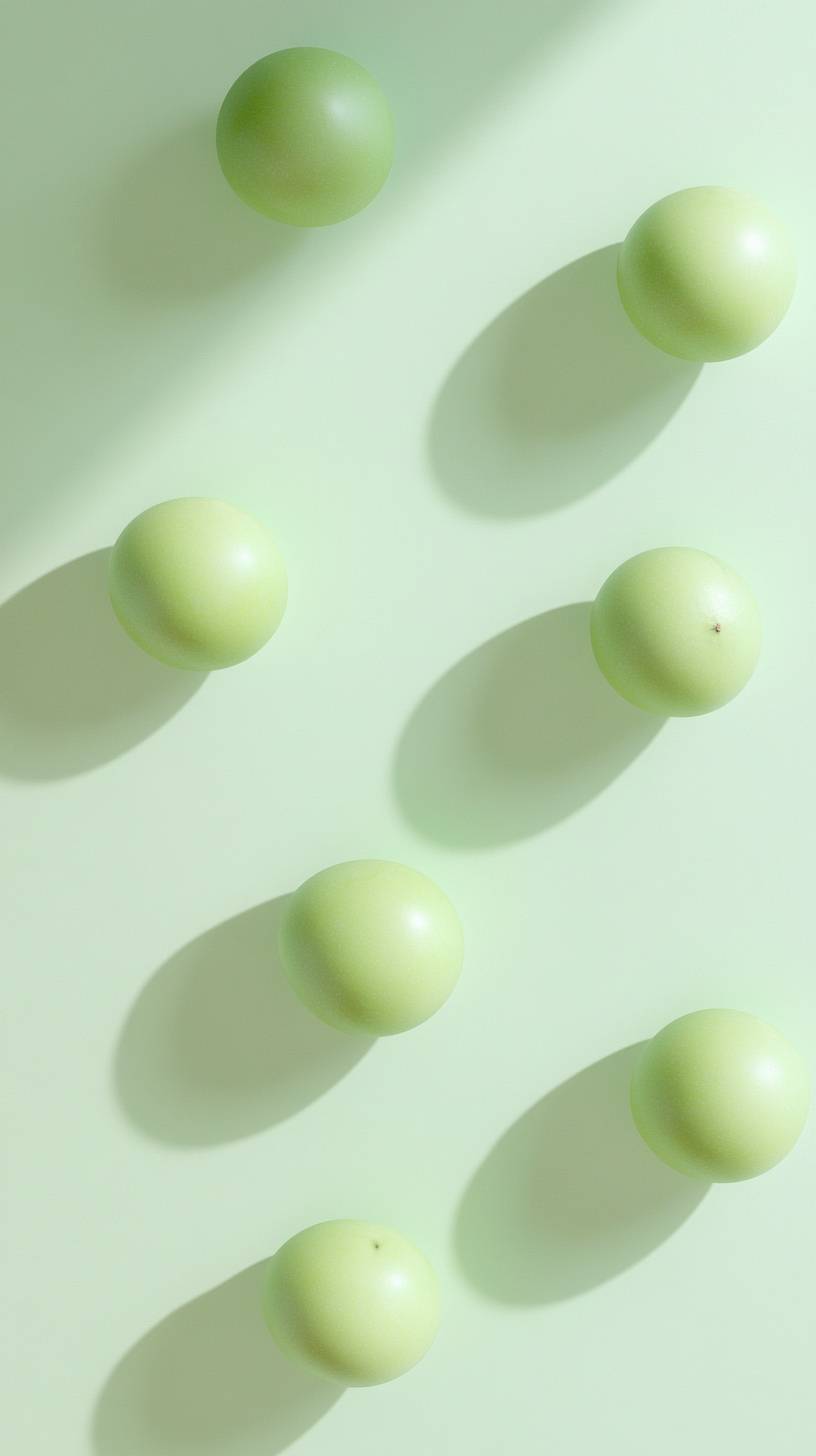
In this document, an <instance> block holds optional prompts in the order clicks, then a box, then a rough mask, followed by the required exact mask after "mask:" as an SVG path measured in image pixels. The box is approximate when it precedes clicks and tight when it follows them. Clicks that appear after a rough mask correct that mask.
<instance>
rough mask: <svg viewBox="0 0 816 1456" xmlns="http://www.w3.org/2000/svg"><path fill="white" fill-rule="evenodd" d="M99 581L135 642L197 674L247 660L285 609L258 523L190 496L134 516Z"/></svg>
mask: <svg viewBox="0 0 816 1456" xmlns="http://www.w3.org/2000/svg"><path fill="white" fill-rule="evenodd" d="M108 581H109V588H110V596H111V601H112V603H113V608H114V611H115V612H116V615H117V617H118V618H119V621H120V622H121V624H122V626H123V627H124V629H125V631H126V632H128V633H129V635H130V636H131V637H132V638H133V640H134V642H138V644H139V646H140V647H143V648H144V650H145V652H149V653H150V655H151V656H152V657H157V658H158V659H159V661H160V662H165V663H167V664H168V665H169V666H170V667H182V668H188V669H191V670H194V671H199V672H208V671H209V670H210V669H212V668H218V667H231V666H232V665H233V664H234V663H236V662H243V661H244V659H245V658H247V657H251V656H252V654H253V653H254V652H257V651H258V649H259V648H260V647H263V645H264V643H265V642H267V641H268V640H269V638H270V637H271V636H272V633H273V632H274V631H275V630H276V628H277V627H278V626H279V624H280V621H281V618H282V616H283V613H284V609H285V607H286V568H285V566H284V564H283V561H282V559H281V556H280V553H279V551H278V548H277V546H276V545H275V542H274V540H273V539H272V536H271V535H270V533H269V531H268V530H267V528H266V526H264V525H263V524H262V523H261V522H260V521H258V520H256V519H255V517H254V516H250V515H247V514H246V512H245V511H240V510H238V509H237V508H236V507H235V506H231V505H228V504H227V503H226V502H225V501H219V500H206V499H202V498H200V497H197V496H185V497H183V498H182V499H180V500H171V501H164V502H163V503H162V504H161V505H157V506H151V507H150V509H149V510H146V511H143V512H142V514H141V515H140V516H136V518H135V520H133V521H131V522H130V525H129V526H126V527H125V529H124V531H123V532H122V534H121V536H120V537H119V539H118V541H117V542H116V545H115V546H114V548H113V551H112V553H111V559H110V568H109V578H108Z"/></svg>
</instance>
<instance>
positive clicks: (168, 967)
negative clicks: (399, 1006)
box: [114, 896, 372, 1146]
mask: <svg viewBox="0 0 816 1456" xmlns="http://www.w3.org/2000/svg"><path fill="white" fill-rule="evenodd" d="M285 904H286V897H285V896H282V897H281V898H280V899H277V900H272V901H270V902H269V903H267V904H265V905H259V906H256V907H255V908H254V909H252V910H247V911H245V912H244V913H243V914H242V915H236V916H235V917H234V918H233V919H231V920H227V921H225V922H224V923H223V924H222V925H217V926H216V927H215V928H214V929H213V930H208V931H206V932H205V933H204V934H203V935H200V936H198V937H197V938H196V939H195V940H193V941H191V943H190V944H189V945H186V946H185V947H184V948H183V950H180V951H178V952H177V954H176V955H174V956H172V957H171V959H170V960H169V961H167V962H166V964H165V965H163V966H161V967H160V969H159V970H158V971H157V972H156V973H155V975H154V976H153V977H152V978H151V979H150V980H149V981H148V983H147V985H146V986H145V987H144V989H143V990H142V992H141V993H140V995H139V996H138V998H137V1000H136V1002H135V1004H134V1006H133V1007H132V1009H131V1011H130V1013H129V1015H128V1017H127V1020H126V1022H125V1025H124V1028H123V1030H122V1034H121V1037H120V1040H119V1044H118V1047H117V1050H116V1055H115V1061H114V1081H115V1086H116V1090H117V1094H118V1097H119V1101H120V1104H121V1106H122V1108H123V1110H124V1111H125V1113H126V1115H127V1116H128V1118H129V1119H130V1120H131V1121H132V1122H134V1123H135V1124H136V1125H137V1126H138V1127H139V1128H140V1129H141V1130H142V1131H143V1132H146V1133H147V1134H148V1135H149V1136H150V1137H153V1138H155V1139H156V1140H158V1141H160V1142H164V1143H170V1144H175V1145H186V1146H193V1145H202V1144H216V1143H224V1142H229V1141H232V1140H234V1139H237V1138H241V1137H247V1136H248V1135H250V1134H251V1133H256V1132H260V1131H261V1130H262V1129H264V1128H267V1127H270V1126H271V1125H272V1124H273V1123H276V1122H281V1121H282V1120H283V1119H284V1118H287V1117H290V1116H291V1115H292V1114H293V1113H294V1112H297V1111H299V1110H300V1109H301V1108H303V1107H305V1106H307V1105H308V1104H309V1103H311V1102H313V1101H315V1100H316V1099H317V1098H318V1097H320V1096H321V1095H322V1094H323V1093H324V1092H326V1091H327V1090H328V1089H329V1088H330V1087H333V1086H334V1085H335V1084H336V1083H337V1082H339V1081H340V1079H341V1078H342V1077H344V1076H345V1075H346V1073H347V1072H349V1071H350V1070H351V1068H352V1067H353V1066H354V1065H355V1064H356V1063H357V1062H358V1061H359V1060H360V1058H361V1057H362V1056H364V1054H365V1053H366V1051H367V1050H368V1048H369V1047H370V1046H371V1045H372V1041H371V1039H370V1038H367V1037H364V1036H353V1035H349V1034H348V1033H344V1032H340V1031H334V1030H333V1029H332V1028H331V1027H328V1026H324V1025H323V1023H322V1022H320V1021H318V1020H317V1018H316V1017H314V1016H312V1014H311V1013H310V1012H309V1011H307V1010H306V1009H305V1007H303V1006H302V1005H301V1003H300V1002H299V1001H298V999H297V997H296V996H295V994H294V992H293V991H292V989H291V987H290V986H289V983H288V981H287V980H286V977H285V975H284V972H283V970H282V968H281V965H280V961H279V957H278V928H279V925H280V920H281V915H282V913H283V909H284V906H285Z"/></svg>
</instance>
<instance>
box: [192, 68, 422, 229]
mask: <svg viewBox="0 0 816 1456" xmlns="http://www.w3.org/2000/svg"><path fill="white" fill-rule="evenodd" d="M216 146H217V149H218V159H219V161H220V163H221V168H222V170H223V173H224V176H225V177H226V179H227V181H228V182H229V184H230V186H231V187H232V188H233V189H234V191H235V192H237V194H238V196H239V197H240V198H241V199H242V201H243V202H246V203H247V204H248V205H249V206H250V207H254V208H255V210H256V212H262V213H263V214H264V215H265V216H266V217H272V218H275V219H276V220H277V221H278V222H285V223H290V224H292V225H294V226H296V227H323V226H325V225H326V224H327V223H335V222H342V221H343V220H344V218H347V217H351V216H352V215H353V214H354V213H355V212H360V211H361V209H362V208H364V207H366V206H367V205H368V203H369V202H370V201H371V200H372V198H373V197H375V196H376V194H377V193H378V192H379V190H380V188H381V187H382V185H383V183H384V182H385V179H386V177H387V176H388V173H389V171H390V170H391V162H392V159H393V155H394V126H393V122H392V119H391V112H390V110H389V107H388V102H387V101H386V99H385V96H384V95H383V93H382V91H381V90H380V87H379V86H378V84H377V82H376V81H375V80H374V77H373V76H371V75H370V74H369V72H368V71H366V70H365V69H364V67H363V66H361V65H359V64H358V63H357V61H352V60H350V59H349V57H348V56H342V55H339V54H338V53H337V51H327V50H322V49H320V48H319V47H316V46H298V47H295V48H293V49H292V50H285V51H274V52H273V53H272V55H269V56H264V57H263V59H262V60H260V61H256V62H255V64H254V65H252V66H250V67H249V69H248V70H246V71H244V72H243V74H242V75H241V76H239V77H238V80H237V81H236V82H235V84H234V85H233V86H232V87H231V88H230V90H229V91H228V92H227V95H226V97H225V99H224V103H223V105H222V107H221V111H220V113H219V116H218V125H217V128H216Z"/></svg>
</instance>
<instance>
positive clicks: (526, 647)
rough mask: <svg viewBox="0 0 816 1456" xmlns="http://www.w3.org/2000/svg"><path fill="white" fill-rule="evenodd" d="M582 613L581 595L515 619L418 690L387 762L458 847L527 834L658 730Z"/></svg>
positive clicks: (564, 812) (441, 834) (438, 836)
mask: <svg viewBox="0 0 816 1456" xmlns="http://www.w3.org/2000/svg"><path fill="white" fill-rule="evenodd" d="M589 613H590V604H589V603H588V602H577V603H574V604H573V605H572V606H568V607H557V608H556V609H555V610H554V611H551V612H544V613H543V614H542V615H541V616H538V617H531V618H530V619H529V620H528V621H526V622H522V623H520V624H519V625H518V626H516V627H511V628H510V629H509V630H508V631H506V632H502V633H501V634H500V635H499V636H498V637H493V638H492V639H491V640H490V641H488V642H485V643H483V644H482V645H481V646H480V647H477V648H476V649H475V651H473V652H471V653H469V655H468V656H467V657H464V658H462V660H461V661H460V662H457V663H456V664H455V665H454V666H453V667H452V668H451V669H450V670H449V671H448V672H447V673H445V675H444V676H443V677H441V678H440V679H439V681H438V682H436V683H435V684H434V685H433V687H432V688H431V689H430V691H429V692H428V693H427V694H426V696H425V697H424V698H423V699H422V701H421V702H420V704H419V705H418V707H417V708H416V709H415V710H414V712H413V714H412V715H411V717H410V719H409V720H408V723H407V724H406V726H405V728H404V730H403V733H402V736H401V738H400V741H399V743H398V745H397V749H396V755H395V759H394V766H393V776H394V789H395V793H396V797H397V801H398V803H399V806H400V808H401V809H402V812H403V813H404V815H405V817H406V818H407V819H408V820H409V821H410V822H411V823H412V824H413V825H414V826H415V827H416V828H417V829H418V830H419V831H420V832H421V833H423V834H425V835H427V837H428V838H430V839H433V840H437V841H440V842H441V843H443V844H451V845H455V846H457V847H458V848H482V847H485V846H489V845H495V844H506V843H509V842H511V841H513V840H518V839H525V838H527V837H528V836H529V835H532V834H536V833H538V832H539V831H541V830H543V829H547V828H549V827H550V826H551V825H553V824H557V823H558V822H559V821H560V820H562V819H565V818H567V816H568V815H570V814H572V813H574V812H575V810H576V809H578V808H580V807H581V805H583V804H586V803H588V802H589V800H591V799H593V798H594V797H595V795H596V794H599V793H600V792H601V791H602V790H603V789H604V788H605V787H606V786H607V785H608V784H609V783H611V782H612V780H613V779H615V778H616V777H617V776H618V774H620V773H622V772H623V770H624V769H625V768H626V767H627V765H628V764H629V763H631V762H632V760H633V759H635V758H636V757H637V756H638V754H639V753H642V752H643V750H644V749H645V748H646V746H647V745H648V744H649V742H650V741H651V740H652V738H653V737H654V736H655V734H656V733H657V732H658V731H659V730H660V728H661V726H662V719H660V718H656V717H653V716H651V715H650V714H648V713H642V712H640V711H639V709H637V708H633V707H631V706H630V705H629V704H628V703H625V702H624V701H623V699H622V698H620V697H618V695H617V693H614V692H613V691H612V689H611V688H610V687H609V685H608V684H607V683H606V682H605V681H604V679H603V677H602V676H601V674H600V672H599V671H598V668H597V666H596V664H595V660H594V658H593V656H592V649H591V646H590V641H589Z"/></svg>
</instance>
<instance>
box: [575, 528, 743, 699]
mask: <svg viewBox="0 0 816 1456" xmlns="http://www.w3.org/2000/svg"><path fill="white" fill-rule="evenodd" d="M590 631H591V636H592V648H593V651H594V653H595V658H596V661H597V663H598V666H599V667H600V669H601V671H602V673H603V674H604V676H605V677H606V678H607V680H608V682H609V683H611V685H612V687H613V688H615V690H616V692H619V693H620V695H621V697H623V698H626V699H627V700H628V701H629V702H630V703H634V705H635V707H638V708H644V709H645V710H646V711H647V712H649V713H658V714H660V715H661V716H664V717H678V718H684V717H692V716H694V715H696V714H698V713H710V712H711V711H712V710H713V709H714V708H720V707H722V705H723V704H724V703H727V702H729V700H730V699H731V698H733V697H735V695H736V694H737V693H738V692H740V690H741V689H742V688H744V687H745V684H746V683H747V681H748V679H749V678H750V676H751V674H752V672H753V670H754V668H755V667H756V664H757V659H758V657H759V649H760V644H761V640H762V629H761V624H760V619H759V609H758V607H757V604H756V602H755V600H754V598H753V596H752V594H751V592H750V591H749V589H748V587H747V586H746V585H745V582H744V581H742V580H741V579H740V577H738V576H737V574H736V572H734V571H732V570H731V567H730V566H726V565H725V563H724V562H722V561H718V560H717V558H716V557H715V556H709V555H708V554H707V553H706V552H705V551H696V550H693V549H692V548H689V547H681V546H667V547H658V548H657V549H656V550H654V551H643V552H641V554H640V555H638V556H633V557H631V558H630V560H629V561H625V562H624V563H623V565H622V566H619V567H618V568H617V570H616V571H613V572H612V575H611V576H610V577H608V578H607V580H606V581H605V582H604V584H603V586H602V587H601V590H600V591H599V593H598V595H597V597H596V598H595V602H594V603H593V607H592V616H591V619H590Z"/></svg>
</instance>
